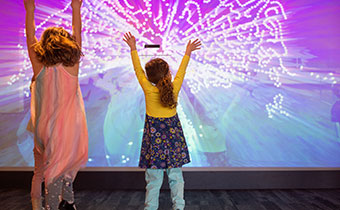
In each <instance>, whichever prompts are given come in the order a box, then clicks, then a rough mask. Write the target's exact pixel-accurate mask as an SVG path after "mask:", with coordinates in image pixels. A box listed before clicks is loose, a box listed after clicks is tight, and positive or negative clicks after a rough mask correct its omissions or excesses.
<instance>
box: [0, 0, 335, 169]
mask: <svg viewBox="0 0 340 210" xmlns="http://www.w3.org/2000/svg"><path fill="white" fill-rule="evenodd" d="M36 2H37V6H36V11H35V16H36V25H37V27H36V30H37V36H38V37H39V36H40V35H41V33H42V31H43V30H44V29H46V28H47V27H49V26H55V25H56V26H62V27H65V28H66V29H67V30H69V31H71V22H72V18H71V7H70V1H65V0H62V1H58V2H55V1H48V0H36ZM0 11H1V14H4V16H5V17H4V19H3V22H2V23H1V27H2V28H3V30H4V31H5V32H4V36H2V37H0V42H1V43H0V55H1V58H0V59H1V63H0V71H1V74H0V81H1V86H0V88H1V94H0V115H1V130H0V139H1V140H0V154H1V158H0V166H1V167H16V166H21V167H22V166H24V167H25V166H32V165H33V153H32V149H33V140H32V135H31V134H30V133H28V132H27V131H26V130H25V128H26V125H27V122H28V120H29V117H30V114H29V102H30V92H29V85H30V80H31V77H32V70H31V64H30V61H29V58H28V53H27V49H26V43H25V41H26V40H25V37H24V34H25V33H24V19H25V17H24V15H25V14H24V13H25V12H24V11H25V10H24V7H23V5H22V1H21V0H20V1H19V0H15V1H9V2H6V3H4V4H3V6H2V7H1V9H0ZM339 11H340V2H338V1H331V0H324V1H318V0H312V1H311V0H297V1H279V0H278V1H272V0H188V1H180V0H177V1H176V0H158V1H156V0H154V1H151V0H143V1H142V0H139V1H132V0H84V3H83V7H82V23H83V31H82V39H83V53H84V55H85V56H84V57H83V59H82V62H81V65H80V73H79V79H80V84H81V89H82V93H83V98H84V102H85V107H86V113H87V120H88V128H89V137H90V139H89V161H88V166H98V167H136V166H137V165H138V158H139V151H140V146H141V137H142V132H143V125H144V117H145V104H144V96H143V92H142V89H141V88H140V87H139V84H138V82H137V79H136V78H135V75H134V71H133V67H132V62H131V58H130V52H129V48H128V47H127V46H126V44H125V43H124V42H123V39H122V38H123V34H124V33H125V32H127V31H131V33H132V34H134V35H135V36H136V38H137V48H138V51H139V54H140V58H141V62H142V65H144V64H145V63H146V62H147V61H148V60H149V59H151V58H153V57H161V58H163V59H165V60H166V61H167V62H168V63H169V65H170V68H171V71H172V74H173V75H174V74H175V73H176V71H177V68H178V66H179V63H180V61H181V58H182V56H183V55H184V51H185V46H186V43H187V42H188V40H190V39H191V40H192V39H196V38H199V39H200V40H201V41H202V44H203V45H202V49H201V50H200V51H197V52H195V53H193V54H192V56H191V60H190V62H189V66H188V69H187V74H186V77H185V80H184V83H183V87H182V90H181V92H180V95H179V106H178V114H179V117H180V119H181V122H182V125H183V128H184V133H185V136H186V138H187V143H188V145H189V151H190V155H191V159H192V163H190V164H188V165H186V167H340V152H339V150H340V126H339V121H340V120H339V118H340V114H339V113H340V111H339V109H340V108H339V107H340V105H339V104H340V86H339V83H340V77H339V75H340V67H339V66H340V59H339V58H340V56H339V55H340V44H339V43H340V36H339V35H340V27H339V26H340V25H339V23H337V22H339V20H340V15H339ZM145 44H159V45H160V48H144V45H145Z"/></svg>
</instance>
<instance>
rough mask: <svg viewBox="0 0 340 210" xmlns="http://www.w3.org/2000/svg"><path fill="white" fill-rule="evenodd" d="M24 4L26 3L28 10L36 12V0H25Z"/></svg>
mask: <svg viewBox="0 0 340 210" xmlns="http://www.w3.org/2000/svg"><path fill="white" fill-rule="evenodd" d="M24 5H25V9H26V11H33V12H34V9H35V4H34V0H24Z"/></svg>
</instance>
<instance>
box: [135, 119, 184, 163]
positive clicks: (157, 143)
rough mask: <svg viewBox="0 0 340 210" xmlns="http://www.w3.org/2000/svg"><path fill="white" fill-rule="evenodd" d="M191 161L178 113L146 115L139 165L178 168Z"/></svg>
mask: <svg viewBox="0 0 340 210" xmlns="http://www.w3.org/2000/svg"><path fill="white" fill-rule="evenodd" d="M189 162H190V157H189V151H188V147H187V144H186V142H185V138H184V134H183V130H182V126H181V122H180V121H179V118H178V115H177V114H176V115H175V116H173V117H169V118H158V117H151V116H148V115H146V117H145V125H144V133H143V141H142V148H141V153H140V159H139V167H141V168H152V169H167V168H178V167H182V165H184V164H187V163H189Z"/></svg>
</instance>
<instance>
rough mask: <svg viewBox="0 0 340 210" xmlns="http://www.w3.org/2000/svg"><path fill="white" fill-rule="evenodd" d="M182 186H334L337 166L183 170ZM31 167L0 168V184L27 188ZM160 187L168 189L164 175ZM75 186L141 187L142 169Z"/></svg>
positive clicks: (97, 176) (339, 181)
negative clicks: (329, 167) (12, 169)
mask: <svg viewBox="0 0 340 210" xmlns="http://www.w3.org/2000/svg"><path fill="white" fill-rule="evenodd" d="M183 174H184V180H185V189H192V190H204V189H210V190H217V189H336V188H340V171H339V170H320V171H316V170H300V171H298V170H283V171H282V170H281V171H269V170H258V171H256V170H251V171H247V170H241V171H237V170H232V171H223V170H220V171H218V170H215V171H190V170H185V171H184V173H183ZM32 176H33V172H32V171H8V170H7V171H0V187H1V188H27V189H29V188H30V185H31V179H32ZM164 177H165V179H164V182H163V186H162V188H163V189H168V184H167V176H166V175H165V176H164ZM74 187H75V189H77V190H94V189H96V190H142V189H144V188H145V181H144V171H143V170H137V171H133V170H130V171H122V170H119V171H88V170H86V171H80V172H79V173H78V175H77V178H76V180H75V183H74Z"/></svg>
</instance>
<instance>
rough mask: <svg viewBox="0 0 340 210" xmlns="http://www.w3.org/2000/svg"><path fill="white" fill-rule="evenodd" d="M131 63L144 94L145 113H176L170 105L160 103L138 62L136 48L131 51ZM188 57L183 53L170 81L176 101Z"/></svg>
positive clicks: (165, 114) (164, 114)
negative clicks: (172, 79)
mask: <svg viewBox="0 0 340 210" xmlns="http://www.w3.org/2000/svg"><path fill="white" fill-rule="evenodd" d="M131 57H132V63H133V67H134V69H135V73H136V76H137V79H138V82H139V84H140V85H141V86H142V89H143V91H144V95H145V104H146V114H147V115H149V116H151V117H172V116H174V115H175V114H176V108H173V109H171V108H170V107H164V106H163V105H162V104H161V99H160V95H159V90H158V88H157V87H155V86H154V85H152V83H151V82H150V81H149V80H148V79H147V78H146V76H145V73H144V70H143V68H142V66H141V64H140V60H139V57H138V53H137V50H133V51H132V52H131ZM189 59H190V57H189V56H188V55H184V57H183V59H182V62H181V65H180V66H179V69H178V71H177V74H176V76H175V79H174V81H173V82H172V84H173V87H174V97H175V100H176V101H177V98H178V93H179V91H180V89H181V86H182V83H183V79H184V75H185V70H186V68H187V66H188V63H189Z"/></svg>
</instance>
